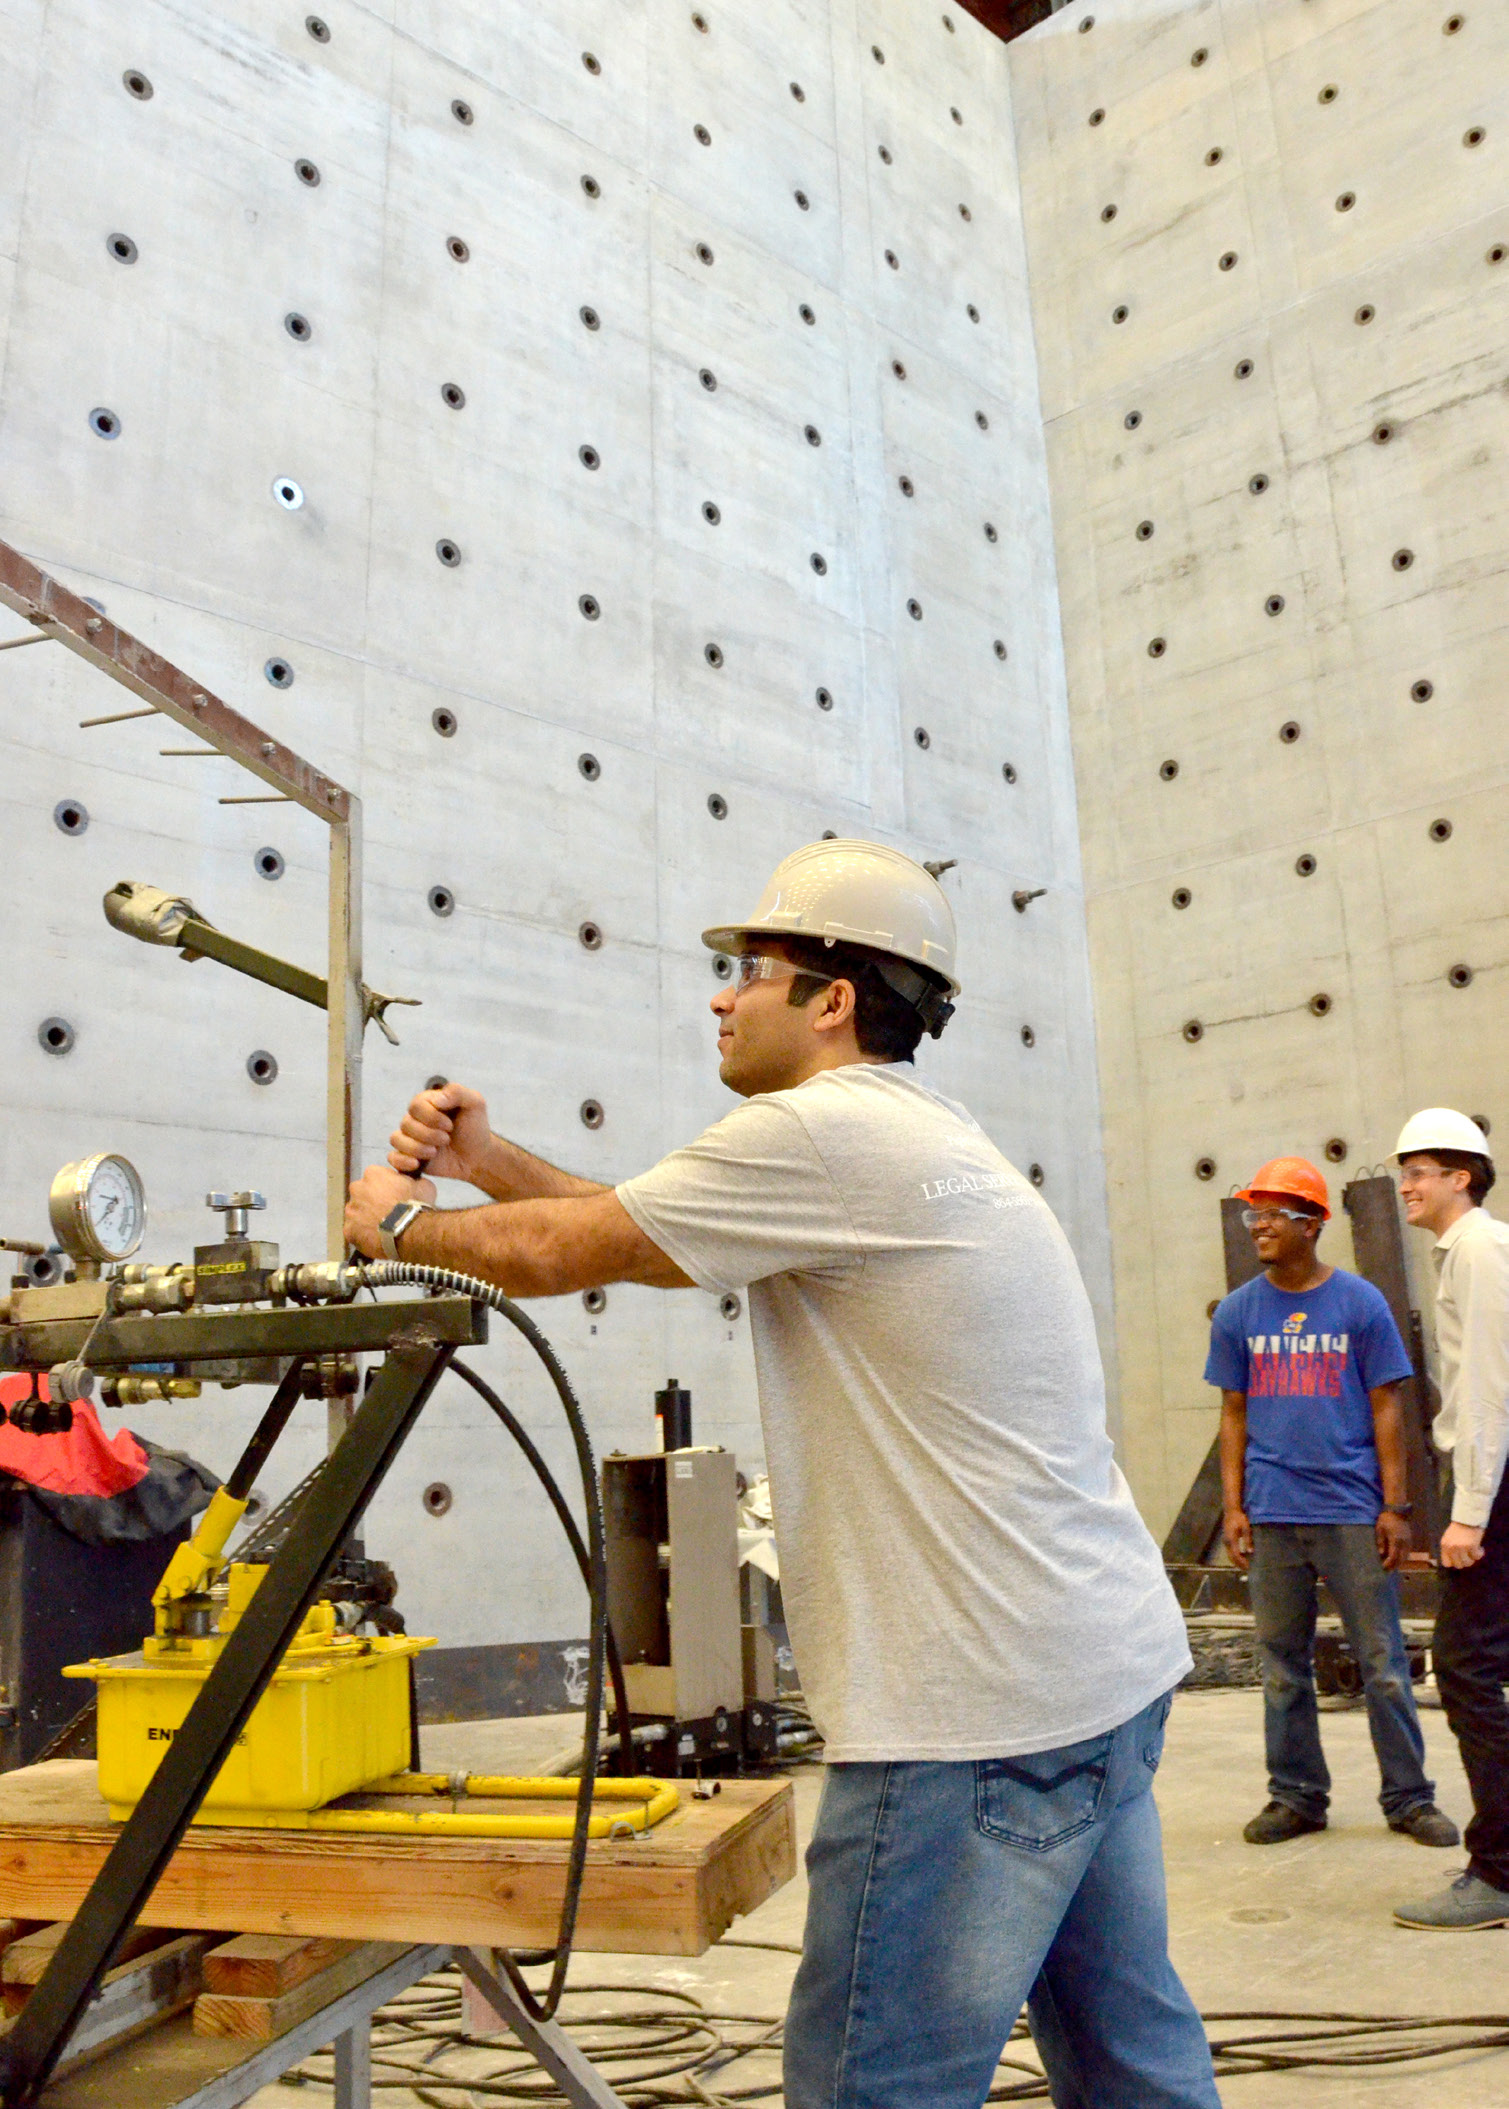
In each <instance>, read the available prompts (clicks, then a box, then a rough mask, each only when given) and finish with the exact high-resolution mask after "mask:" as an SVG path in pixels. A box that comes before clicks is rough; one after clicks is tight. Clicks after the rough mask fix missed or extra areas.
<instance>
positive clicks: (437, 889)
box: [425, 886, 456, 915]
mask: <svg viewBox="0 0 1509 2109" xmlns="http://www.w3.org/2000/svg"><path fill="white" fill-rule="evenodd" d="M425 899H426V900H427V901H428V902H429V904H430V913H431V915H454V914H455V912H456V896H455V895H454V894H453V893H452V892H451V889H450V888H449V886H432V887H431V888H430V890H429V892H428V893H427V894H426V895H425Z"/></svg>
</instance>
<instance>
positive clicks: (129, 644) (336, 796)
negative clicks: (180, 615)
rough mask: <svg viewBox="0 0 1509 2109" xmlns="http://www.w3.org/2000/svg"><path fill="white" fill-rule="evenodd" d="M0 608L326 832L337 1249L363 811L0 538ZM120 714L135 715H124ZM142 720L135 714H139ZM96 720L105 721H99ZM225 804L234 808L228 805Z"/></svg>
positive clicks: (330, 1122) (354, 1042) (330, 1184)
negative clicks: (255, 779)
mask: <svg viewBox="0 0 1509 2109" xmlns="http://www.w3.org/2000/svg"><path fill="white" fill-rule="evenodd" d="M0 605H4V606H5V607H7V608H10V609H11V610H12V611H13V612H14V613H15V614H17V615H19V616H21V617H22V618H23V619H24V620H25V621H27V622H29V623H31V624H32V625H33V626H34V629H35V635H34V636H32V637H24V636H23V637H16V638H11V639H9V640H7V642H6V643H5V644H4V645H0V650H9V649H12V648H14V647H16V646H19V645H22V644H40V643H43V642H45V641H46V640H47V639H49V638H51V639H53V640H54V641H55V642H56V643H58V644H62V645H66V646H67V647H68V649H69V651H71V652H74V653H76V654H77V655H78V657H79V658H80V659H84V660H87V661H88V663H89V664H90V665H91V666H94V667H98V668H99V670H100V672H101V673H104V674H108V675H109V676H110V678H111V680H113V681H118V682H119V683H120V684H121V686H122V687H123V688H128V689H130V691H131V693H132V694H133V695H135V696H140V697H141V699H142V701H143V702H144V703H147V704H150V705H151V707H152V709H153V710H156V711H160V712H161V713H162V715H163V716H164V717H166V718H171V719H172V720H173V721H174V723H176V724H178V725H181V726H183V728H184V729H185V731H188V732H192V733H193V734H194V735H195V736H196V738H198V739H200V740H202V741H203V742H204V743H205V745H206V746H207V747H211V748H214V749H216V750H217V751H218V752H219V753H221V754H223V755H225V756H226V757H227V758H228V759H229V760H231V761H234V762H239V763H240V764H241V766H242V768H243V769H249V770H250V771H251V772H252V774H253V776H256V777H259V778H260V779H261V781H262V782H263V783H265V784H267V785H269V786H270V787H271V789H272V791H273V792H274V793H275V794H276V795H277V796H278V797H280V798H284V799H287V800H289V801H290V802H291V803H292V804H294V805H299V806H302V807H303V808H304V810H305V812H306V813H313V814H315V815H316V816H317V818H319V819H320V820H322V821H324V823H325V825H326V826H327V827H328V828H329V830H330V894H329V913H328V963H327V979H328V989H327V997H326V1013H327V1019H326V1042H325V1048H326V1054H325V1235H326V1247H327V1252H328V1256H329V1257H330V1258H331V1259H340V1258H342V1257H343V1255H344V1252H345V1244H344V1233H343V1227H342V1226H343V1221H344V1216H345V1207H346V1189H347V1187H348V1186H349V1185H350V1183H351V1181H352V1179H354V1178H355V1176H356V1169H357V1167H356V1151H357V1149H358V1147H359V1145H360V1140H361V1074H362V1030H363V1026H364V1024H365V1019H364V1016H363V1005H362V911H361V900H362V809H361V800H360V799H359V798H357V797H355V796H354V794H353V793H352V792H350V791H348V790H346V789H345V787H344V786H343V785H341V784H338V783H337V782H336V781H335V779H334V778H333V777H329V776H326V775H324V774H323V773H322V772H321V771H320V770H318V769H316V768H315V766H314V764H313V763H312V762H307V761H305V760H304V758H303V757H302V756H301V755H298V754H295V753H294V751H293V749H292V748H291V747H288V746H286V745H285V744H284V743H283V742H282V741H281V740H276V739H274V738H273V737H272V735H271V734H270V733H267V732H264V731H263V729H262V727H261V726H260V725H256V724H253V722H252V720H251V719H250V718H245V717H243V716H242V715H241V713H240V712H239V711H238V710H233V709H232V708H231V706H230V705H229V704H228V703H224V702H222V701H221V699H220V698H219V697H218V696H217V695H215V694H214V693H213V692H212V691H211V690H209V689H207V688H204V687H202V686H201V685H200V684H199V683H197V682H195V681H191V680H190V678H189V676H188V675H187V674H185V673H184V672H183V671H182V670H181V669H180V668H179V667H176V666H175V665H174V664H173V662H172V661H171V660H170V659H164V658H163V656H162V654H161V653H160V652H154V651H153V650H152V648H151V646H150V645H146V644H143V643H142V641H141V639H140V638H139V637H133V636H132V635H131V633H130V631H129V630H123V629H122V628H121V627H120V625H119V623H114V622H111V621H110V620H109V618H108V617H107V616H104V615H101V614H100V613H99V611H98V610H97V609H95V608H92V607H91V606H90V605H89V603H88V601H86V600H83V599H81V598H80V596H79V595H78V594H77V593H74V592H71V591H70V589H69V588H68V587H67V586H65V585H63V584H62V582H61V581H60V580H58V579H55V578H53V577H52V576H51V575H50V574H49V573H48V572H45V571H43V570H42V569H41V568H40V567H39V566H38V565H36V564H34V563H33V562H32V561H31V559H30V557H27V556H24V555H23V554H22V552H21V551H20V550H19V549H15V548H13V547H12V545H11V544H10V543H9V542H4V541H0ZM122 715H123V716H127V715H135V713H123V714H122ZM143 715H145V713H143ZM96 722H99V723H109V722H111V721H110V720H108V719H101V720H98V721H96ZM226 802H227V803H239V802H240V801H237V800H232V801H226Z"/></svg>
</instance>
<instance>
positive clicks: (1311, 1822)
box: [1242, 1801, 1326, 1845]
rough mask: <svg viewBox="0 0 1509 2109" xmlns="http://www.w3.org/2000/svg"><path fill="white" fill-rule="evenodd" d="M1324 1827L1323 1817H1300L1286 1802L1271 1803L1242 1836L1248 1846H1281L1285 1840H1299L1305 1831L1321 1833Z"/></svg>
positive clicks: (1247, 1827)
mask: <svg viewBox="0 0 1509 2109" xmlns="http://www.w3.org/2000/svg"><path fill="white" fill-rule="evenodd" d="M1325 1827H1326V1819H1325V1818H1324V1816H1322V1817H1320V1818H1318V1819H1317V1818H1316V1817H1314V1816H1301V1815H1300V1813H1299V1811H1298V1809H1291V1808H1290V1807H1289V1804H1288V1803H1287V1802H1283V1801H1271V1802H1269V1804H1268V1806H1267V1808H1266V1809H1259V1811H1258V1813H1257V1815H1256V1816H1254V1817H1253V1819H1252V1821H1251V1823H1249V1824H1248V1825H1247V1826H1246V1828H1245V1829H1244V1830H1243V1832H1242V1836H1243V1837H1244V1838H1245V1839H1246V1840H1247V1843H1248V1844H1249V1845H1281V1844H1282V1843H1283V1841H1284V1840H1285V1839H1286V1838H1300V1837H1302V1836H1303V1835H1304V1833H1305V1832H1306V1831H1323V1830H1324V1829H1325Z"/></svg>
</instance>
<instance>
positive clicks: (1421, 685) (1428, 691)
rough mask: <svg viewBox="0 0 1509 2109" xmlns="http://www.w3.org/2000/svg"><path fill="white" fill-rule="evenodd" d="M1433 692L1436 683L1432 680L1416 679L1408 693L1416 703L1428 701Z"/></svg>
mask: <svg viewBox="0 0 1509 2109" xmlns="http://www.w3.org/2000/svg"><path fill="white" fill-rule="evenodd" d="M1435 692H1436V684H1435V683H1434V681H1417V682H1416V683H1415V685H1414V687H1413V688H1412V689H1411V690H1410V694H1411V695H1412V696H1413V697H1414V699H1415V701H1416V702H1417V703H1428V702H1429V701H1430V699H1431V697H1432V696H1433V695H1434V694H1435Z"/></svg>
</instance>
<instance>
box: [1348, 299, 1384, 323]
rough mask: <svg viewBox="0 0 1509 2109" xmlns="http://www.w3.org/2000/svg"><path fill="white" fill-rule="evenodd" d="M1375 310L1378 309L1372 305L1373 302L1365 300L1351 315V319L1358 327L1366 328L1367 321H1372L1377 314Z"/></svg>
mask: <svg viewBox="0 0 1509 2109" xmlns="http://www.w3.org/2000/svg"><path fill="white" fill-rule="evenodd" d="M1377 312H1378V310H1377V309H1376V308H1375V307H1374V306H1373V303H1372V302H1371V301H1370V300H1365V301H1364V302H1363V303H1362V306H1361V307H1360V308H1359V309H1358V310H1357V312H1356V314H1355V315H1354V316H1353V317H1352V320H1353V321H1354V322H1355V323H1356V324H1357V325H1358V327H1359V328H1360V329H1361V328H1366V326H1367V325H1368V323H1370V322H1371V321H1372V319H1373V317H1374V316H1375V315H1376V314H1377Z"/></svg>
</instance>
